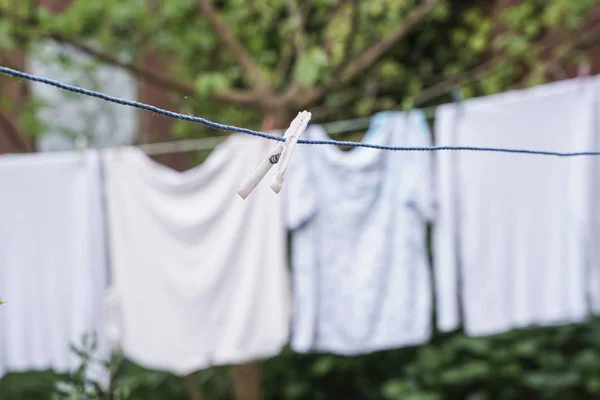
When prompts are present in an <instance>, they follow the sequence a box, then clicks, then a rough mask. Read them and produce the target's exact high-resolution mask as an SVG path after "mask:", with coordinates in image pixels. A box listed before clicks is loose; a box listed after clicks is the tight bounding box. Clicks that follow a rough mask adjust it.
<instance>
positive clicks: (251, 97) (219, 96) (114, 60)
mask: <svg viewBox="0 0 600 400" xmlns="http://www.w3.org/2000/svg"><path fill="white" fill-rule="evenodd" d="M0 17H6V18H10V19H11V20H13V21H14V22H15V23H21V24H28V25H30V26H34V20H28V19H25V18H21V17H19V16H17V15H11V14H10V13H8V12H6V10H2V9H0ZM45 36H46V37H48V38H50V39H52V40H54V41H56V42H59V43H64V44H68V45H70V46H71V47H73V48H74V49H77V50H78V51H80V52H82V53H84V54H87V55H89V56H91V57H93V58H95V59H97V60H98V61H101V62H103V63H105V64H108V65H112V66H115V67H119V68H121V69H123V70H125V71H127V72H129V73H131V74H133V75H135V76H136V77H138V78H142V79H145V80H146V81H148V82H150V83H152V84H154V85H156V86H159V87H162V88H164V89H167V90H171V91H174V92H177V93H180V94H182V95H187V96H194V95H196V90H195V88H194V86H193V85H191V84H189V83H187V82H181V81H178V80H176V79H172V78H169V77H167V76H164V75H160V74H157V73H155V72H153V71H152V70H150V69H146V68H144V67H142V66H138V65H135V64H133V63H127V62H125V61H123V60H121V59H119V58H118V57H117V56H114V55H112V54H109V53H105V52H102V51H100V50H98V49H96V48H94V47H93V46H90V45H88V44H85V43H81V42H78V41H76V40H73V39H70V38H67V37H65V36H63V35H60V34H58V33H52V32H50V33H47V34H46V35H45ZM210 96H211V98H212V99H213V100H215V101H218V102H222V103H227V104H237V105H249V104H253V103H255V102H256V97H257V96H256V94H255V93H253V92H251V91H247V90H244V91H241V90H228V91H219V92H214V93H211V95H210Z"/></svg>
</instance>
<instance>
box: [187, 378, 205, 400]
mask: <svg viewBox="0 0 600 400" xmlns="http://www.w3.org/2000/svg"><path fill="white" fill-rule="evenodd" d="M183 384H184V385H185V389H186V390H187V392H188V395H189V396H190V400H204V396H202V392H201V391H200V389H199V388H198V383H197V382H196V374H195V373H194V372H192V373H191V374H189V375H186V376H184V377H183Z"/></svg>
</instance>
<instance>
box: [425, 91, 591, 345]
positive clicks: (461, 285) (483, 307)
mask: <svg viewBox="0 0 600 400" xmlns="http://www.w3.org/2000/svg"><path fill="white" fill-rule="evenodd" d="M592 104H593V102H592V91H591V90H590V89H586V88H585V87H583V86H582V85H581V84H580V82H579V81H566V82H560V83H553V84H549V85H544V86H540V87H536V88H532V89H527V90H522V91H514V92H508V93H504V94H499V95H494V96H490V97H486V98H481V99H474V100H468V101H465V102H464V103H462V104H457V105H444V106H442V107H440V108H438V110H437V114H436V128H435V132H436V139H437V143H436V144H437V145H439V146H446V145H460V146H481V147H505V148H522V149H534V150H544V151H558V152H575V151H589V150H592V149H593V148H594V147H593V142H594V141H593V125H592ZM436 159H437V162H438V165H437V171H438V189H439V213H438V216H437V220H436V224H435V226H436V228H435V232H434V252H433V254H434V261H435V262H434V265H435V269H436V279H435V280H436V289H437V310H438V318H439V319H438V324H439V327H440V329H441V330H442V331H449V330H453V329H456V328H457V327H458V326H459V324H460V321H459V319H460V318H459V309H460V307H461V306H462V310H463V312H464V321H463V323H464V329H465V332H466V333H467V334H468V335H472V336H479V335H489V334H496V333H501V332H505V331H507V330H510V329H512V328H518V327H526V326H530V325H541V326H544V325H554V324H564V323H573V322H578V321H582V320H583V319H584V318H585V317H586V315H587V312H588V307H587V304H586V292H585V279H586V275H585V274H586V268H587V265H588V261H589V257H590V249H591V242H590V240H591V237H590V223H589V222H590V216H591V206H592V202H591V185H590V184H591V176H592V172H593V162H594V160H593V157H568V158H559V157H555V156H541V155H531V154H510V153H495V152H472V151H440V152H437V153H436ZM459 298H462V304H461V303H460V302H459Z"/></svg>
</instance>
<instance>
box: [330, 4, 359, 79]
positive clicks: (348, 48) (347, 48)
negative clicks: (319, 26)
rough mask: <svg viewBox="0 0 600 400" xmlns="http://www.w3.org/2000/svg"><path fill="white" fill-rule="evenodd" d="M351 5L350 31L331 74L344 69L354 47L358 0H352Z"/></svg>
mask: <svg viewBox="0 0 600 400" xmlns="http://www.w3.org/2000/svg"><path fill="white" fill-rule="evenodd" d="M351 6H352V11H351V16H350V32H348V35H347V36H346V40H345V42H344V49H343V52H342V59H341V60H340V63H339V64H338V66H337V67H336V68H335V71H334V73H333V76H338V75H339V74H340V73H341V72H342V70H343V69H344V66H345V65H346V63H347V62H348V60H349V59H350V56H351V55H352V52H353V49H354V39H355V38H356V35H357V34H358V23H359V17H360V13H359V12H358V0H352V5H351Z"/></svg>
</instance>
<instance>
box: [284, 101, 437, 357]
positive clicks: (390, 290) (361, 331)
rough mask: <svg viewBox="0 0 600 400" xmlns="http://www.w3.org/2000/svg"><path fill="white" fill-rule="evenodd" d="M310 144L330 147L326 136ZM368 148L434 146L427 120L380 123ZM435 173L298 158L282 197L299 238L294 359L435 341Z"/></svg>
mask: <svg viewBox="0 0 600 400" xmlns="http://www.w3.org/2000/svg"><path fill="white" fill-rule="evenodd" d="M304 137H305V138H307V139H316V140H325V139H327V138H328V137H327V134H326V132H325V131H324V130H323V128H321V127H320V126H312V127H310V128H309V129H308V130H307V131H306V133H305V134H304ZM364 141H366V142H368V143H377V144H386V145H395V146H429V145H430V144H431V135H430V132H429V128H428V126H427V121H426V119H425V115H424V113H423V112H422V111H420V110H415V111H413V112H412V113H410V114H408V115H407V114H402V113H381V114H378V115H376V116H375V117H374V118H373V120H372V122H371V127H370V129H369V131H368V132H367V134H366V135H365V138H364ZM431 163H432V155H431V153H428V152H404V153H402V152H392V151H381V150H374V149H365V148H356V149H353V150H351V151H349V152H343V151H342V150H340V149H338V148H336V147H334V146H300V147H299V148H297V149H296V151H295V153H294V158H293V159H292V160H291V163H290V167H289V169H288V172H287V175H286V179H287V183H286V186H285V188H284V189H283V193H284V195H285V197H286V200H287V201H286V219H287V223H288V226H289V227H290V228H291V229H292V231H293V235H292V266H293V295H294V317H293V331H292V347H293V348H294V350H296V351H298V352H308V351H317V352H331V353H336V354H345V355H352V354H361V353H369V352H373V351H378V350H384V349H391V348H397V347H403V346H414V345H418V344H422V343H424V342H426V341H427V340H428V339H429V337H430V335H431V324H430V320H431V315H432V308H431V303H432V300H431V282H430V273H429V265H428V260H427V247H426V231H425V228H426V222H427V221H428V220H430V219H431V218H432V215H433V190H432V179H433V176H432V171H431Z"/></svg>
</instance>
